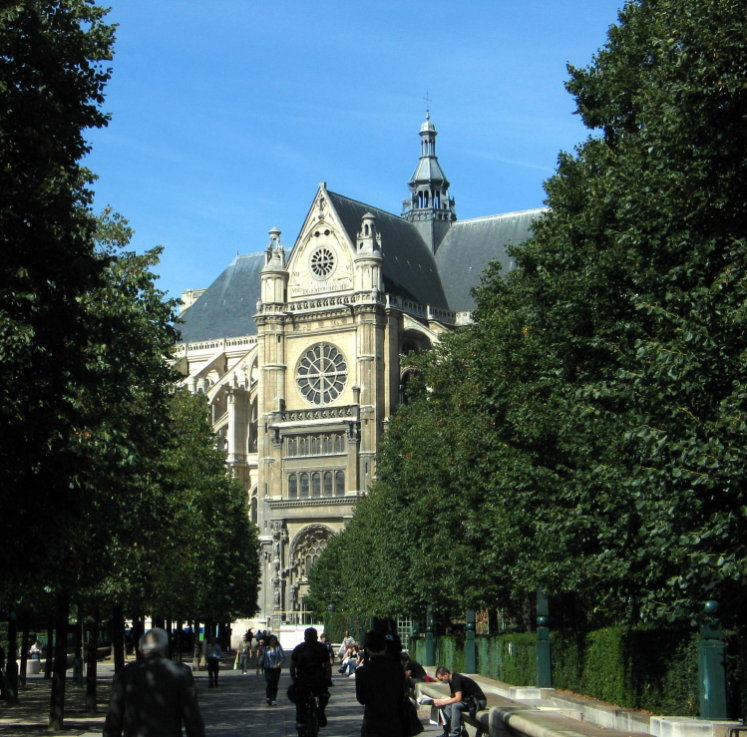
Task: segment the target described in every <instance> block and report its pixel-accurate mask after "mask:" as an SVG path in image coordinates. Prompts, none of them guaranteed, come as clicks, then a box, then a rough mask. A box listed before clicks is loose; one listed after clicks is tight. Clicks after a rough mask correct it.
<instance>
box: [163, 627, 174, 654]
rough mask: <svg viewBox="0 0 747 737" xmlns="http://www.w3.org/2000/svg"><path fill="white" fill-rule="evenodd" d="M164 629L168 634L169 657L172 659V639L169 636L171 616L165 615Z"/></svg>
mask: <svg viewBox="0 0 747 737" xmlns="http://www.w3.org/2000/svg"><path fill="white" fill-rule="evenodd" d="M164 629H165V630H166V634H167V635H168V636H169V658H170V659H171V660H173V659H174V640H173V638H172V636H171V617H166V622H165V624H164Z"/></svg>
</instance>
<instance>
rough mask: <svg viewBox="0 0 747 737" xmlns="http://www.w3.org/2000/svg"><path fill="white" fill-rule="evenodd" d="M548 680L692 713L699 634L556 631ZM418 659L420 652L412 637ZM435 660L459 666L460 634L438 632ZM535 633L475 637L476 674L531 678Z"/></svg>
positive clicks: (637, 704)
mask: <svg viewBox="0 0 747 737" xmlns="http://www.w3.org/2000/svg"><path fill="white" fill-rule="evenodd" d="M550 641H551V648H552V668H553V686H554V687H555V688H559V689H565V690H568V691H572V692H574V693H578V694H583V695H585V696H591V697H594V698H598V699H601V700H603V701H607V702H610V703H612V704H617V705H618V706H622V707H628V708H633V709H646V710H648V711H651V712H654V713H657V714H669V715H673V716H696V715H697V710H698V682H697V675H698V673H697V671H698V652H697V647H698V638H697V635H696V634H693V633H692V632H691V631H688V632H663V631H659V630H656V631H655V630H628V629H625V628H622V627H608V628H605V629H600V630H595V631H593V632H589V633H586V634H579V633H575V632H553V633H551V635H550ZM414 652H415V653H416V659H418V660H421V661H422V658H423V656H424V654H425V640H423V639H420V640H418V641H417V643H416V646H415V648H414ZM436 660H437V664H438V665H442V664H443V665H446V666H447V667H448V668H449V669H450V670H452V671H460V672H461V671H462V669H463V667H464V647H463V642H462V641H461V639H457V638H455V637H451V636H449V637H439V638H437V641H436ZM536 668H537V665H536V635H535V634H534V633H531V632H528V633H512V634H503V635H497V636H487V637H486V636H479V637H478V638H477V671H478V673H479V674H480V675H483V676H486V677H488V678H493V679H495V680H498V681H503V682H505V683H511V684H515V685H522V686H526V685H534V684H535V683H536V673H537V670H536Z"/></svg>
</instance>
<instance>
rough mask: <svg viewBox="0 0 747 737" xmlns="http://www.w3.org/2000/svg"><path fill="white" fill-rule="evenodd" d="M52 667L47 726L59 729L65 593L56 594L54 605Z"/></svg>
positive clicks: (62, 711)
mask: <svg viewBox="0 0 747 737" xmlns="http://www.w3.org/2000/svg"><path fill="white" fill-rule="evenodd" d="M55 609H56V611H55V630H56V632H55V647H54V668H53V669H52V692H51V697H50V702H49V728H50V730H54V731H59V730H61V729H62V723H63V719H64V716H65V671H66V670H67V628H68V618H69V614H70V599H69V598H68V596H67V594H57V601H56V607H55Z"/></svg>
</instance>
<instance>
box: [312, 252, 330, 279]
mask: <svg viewBox="0 0 747 737" xmlns="http://www.w3.org/2000/svg"><path fill="white" fill-rule="evenodd" d="M310 262H311V270H312V271H313V272H314V276H316V277H317V279H326V278H327V277H328V276H329V275H330V274H331V273H332V272H333V271H334V270H335V254H334V253H333V252H332V251H331V250H330V249H329V248H324V247H322V248H317V249H316V251H314V253H312V254H311V261H310Z"/></svg>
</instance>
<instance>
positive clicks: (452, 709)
mask: <svg viewBox="0 0 747 737" xmlns="http://www.w3.org/2000/svg"><path fill="white" fill-rule="evenodd" d="M468 706H469V705H468V704H467V702H466V701H455V702H454V703H453V704H449V705H448V706H444V707H443V710H444V717H445V718H446V724H445V725H444V731H445V732H446V731H448V733H449V737H460V735H461V734H462V712H463V711H467V708H468Z"/></svg>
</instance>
